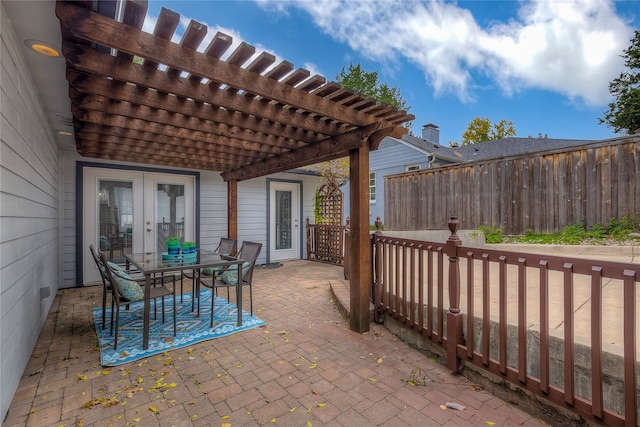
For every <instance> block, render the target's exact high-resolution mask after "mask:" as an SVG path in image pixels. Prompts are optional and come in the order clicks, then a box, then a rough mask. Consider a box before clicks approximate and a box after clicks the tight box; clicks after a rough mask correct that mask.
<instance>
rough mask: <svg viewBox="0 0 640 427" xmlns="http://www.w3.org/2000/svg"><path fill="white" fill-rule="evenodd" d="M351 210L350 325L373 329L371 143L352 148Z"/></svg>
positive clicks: (350, 163)
mask: <svg viewBox="0 0 640 427" xmlns="http://www.w3.org/2000/svg"><path fill="white" fill-rule="evenodd" d="M349 181H350V183H351V184H350V193H351V194H350V196H349V204H350V205H349V206H350V214H351V221H350V225H351V247H350V253H349V255H350V258H351V259H350V273H351V276H350V307H351V313H350V315H349V328H350V329H351V330H353V331H356V332H359V333H363V332H367V331H369V296H370V295H371V290H370V289H371V280H372V279H371V258H370V247H369V246H370V242H369V145H368V144H364V145H363V146H362V147H360V148H357V149H353V150H350V151H349Z"/></svg>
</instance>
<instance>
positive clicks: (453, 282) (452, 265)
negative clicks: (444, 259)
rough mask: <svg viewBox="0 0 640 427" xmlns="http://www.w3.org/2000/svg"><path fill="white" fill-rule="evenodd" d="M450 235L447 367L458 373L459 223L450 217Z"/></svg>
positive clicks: (448, 247)
mask: <svg viewBox="0 0 640 427" xmlns="http://www.w3.org/2000/svg"><path fill="white" fill-rule="evenodd" d="M448 225H449V230H450V231H451V235H450V236H449V238H448V239H447V243H446V245H445V253H446V254H447V256H448V257H449V311H448V312H447V367H448V368H449V369H451V370H452V371H454V372H459V371H460V369H461V367H462V364H461V360H460V358H459V357H458V355H457V347H458V344H461V343H463V342H464V336H463V334H462V313H460V264H459V262H460V260H459V258H458V246H461V245H462V241H461V240H460V237H458V235H457V231H458V227H460V221H458V217H455V216H452V217H451V219H450V220H449V223H448Z"/></svg>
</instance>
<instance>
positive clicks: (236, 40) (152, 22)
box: [142, 9, 321, 78]
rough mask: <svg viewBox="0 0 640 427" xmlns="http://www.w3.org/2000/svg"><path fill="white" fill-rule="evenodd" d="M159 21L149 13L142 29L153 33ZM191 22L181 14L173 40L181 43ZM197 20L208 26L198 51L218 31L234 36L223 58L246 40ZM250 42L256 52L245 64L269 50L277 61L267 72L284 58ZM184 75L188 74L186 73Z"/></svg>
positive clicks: (314, 68) (307, 66) (308, 65)
mask: <svg viewBox="0 0 640 427" xmlns="http://www.w3.org/2000/svg"><path fill="white" fill-rule="evenodd" d="M281 12H283V13H284V12H285V11H284V9H283V10H282V11H281ZM157 21H158V17H157V16H153V15H150V14H147V16H146V17H145V21H144V24H143V26H142V31H145V32H148V33H153V30H154V28H155V26H156V23H157ZM189 22H191V18H190V17H188V16H184V15H181V16H180V23H179V24H178V28H176V31H175V33H174V34H173V37H172V38H171V41H172V42H174V43H180V40H181V39H182V36H183V34H184V32H185V31H186V29H187V28H188V25H189ZM197 22H199V23H201V24H203V25H206V26H207V34H206V35H205V37H204V39H203V40H202V41H201V42H200V45H199V47H198V49H197V51H198V52H204V51H205V50H206V49H207V47H208V46H209V44H210V43H211V40H213V37H214V36H215V35H216V33H218V32H220V33H223V34H225V35H227V36H230V37H231V38H232V43H231V46H229V48H228V49H227V50H226V52H225V53H224V54H223V55H222V56H221V59H222V60H226V59H227V58H228V57H229V56H230V55H231V54H232V53H233V52H234V51H235V50H236V49H237V48H238V47H239V46H240V44H242V43H243V42H245V40H244V39H243V38H242V36H241V34H240V32H239V31H237V30H235V29H233V28H226V27H221V26H219V25H216V26H213V27H212V26H210V25H209V24H208V23H207V22H206V21H202V20H199V21H197ZM249 44H251V45H252V46H253V47H255V53H254V54H253V55H252V56H251V57H250V58H249V59H248V60H247V61H246V62H245V64H250V63H251V62H252V61H253V60H254V59H255V58H256V57H258V56H259V55H260V54H262V52H267V53H269V54H271V55H273V56H274V57H275V62H274V63H273V65H271V66H270V67H268V68H267V69H266V70H265V71H264V72H265V73H266V72H268V71H269V70H271V69H272V68H274V67H276V66H277V65H278V64H280V63H281V62H282V61H283V60H284V58H282V56H281V55H279V54H278V53H276V52H275V51H273V50H272V49H269V48H267V47H265V46H262V45H261V44H259V43H249ZM304 68H305V69H306V70H308V71H309V72H310V73H311V76H314V75H316V74H320V75H321V73H320V72H319V71H318V67H317V66H316V65H315V64H313V63H310V62H309V63H305V64H304ZM184 76H186V74H185V75H184ZM184 76H183V77H184ZM285 77H286V76H284V77H283V78H285Z"/></svg>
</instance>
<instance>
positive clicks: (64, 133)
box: [58, 130, 73, 136]
mask: <svg viewBox="0 0 640 427" xmlns="http://www.w3.org/2000/svg"><path fill="white" fill-rule="evenodd" d="M58 135H62V136H71V135H73V134H72V133H71V132H69V131H66V130H59V131H58Z"/></svg>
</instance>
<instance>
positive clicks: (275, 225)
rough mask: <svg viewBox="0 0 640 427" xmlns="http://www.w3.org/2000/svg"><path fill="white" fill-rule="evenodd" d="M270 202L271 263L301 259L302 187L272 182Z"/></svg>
mask: <svg viewBox="0 0 640 427" xmlns="http://www.w3.org/2000/svg"><path fill="white" fill-rule="evenodd" d="M269 200H270V203H269V205H270V206H269V211H270V213H269V224H270V227H269V229H270V236H269V242H270V245H269V246H270V248H269V258H270V261H282V260H287V259H298V258H300V237H301V234H300V233H301V231H300V230H301V228H300V185H299V184H295V183H288V182H275V181H272V182H271V185H270V197H269Z"/></svg>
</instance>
